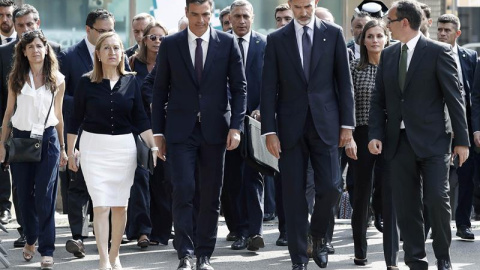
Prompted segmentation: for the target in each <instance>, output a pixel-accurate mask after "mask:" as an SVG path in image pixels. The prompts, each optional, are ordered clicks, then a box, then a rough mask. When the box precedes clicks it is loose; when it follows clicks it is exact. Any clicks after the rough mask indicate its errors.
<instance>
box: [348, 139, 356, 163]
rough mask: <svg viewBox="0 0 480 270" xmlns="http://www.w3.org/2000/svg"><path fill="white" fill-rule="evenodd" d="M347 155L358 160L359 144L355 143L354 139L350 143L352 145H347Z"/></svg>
mask: <svg viewBox="0 0 480 270" xmlns="http://www.w3.org/2000/svg"><path fill="white" fill-rule="evenodd" d="M345 154H347V157H349V158H351V159H353V160H357V159H358V158H357V143H356V142H355V140H354V139H352V140H351V141H350V143H347V144H346V145H345Z"/></svg>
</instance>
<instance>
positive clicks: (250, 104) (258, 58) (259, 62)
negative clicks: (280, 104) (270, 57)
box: [245, 31, 267, 114]
mask: <svg viewBox="0 0 480 270" xmlns="http://www.w3.org/2000/svg"><path fill="white" fill-rule="evenodd" d="M266 45H267V41H266V37H265V36H264V35H262V34H260V33H257V32H254V31H252V37H251V38H250V44H249V45H248V53H247V63H246V64H245V76H246V78H247V113H248V114H250V113H252V112H253V111H254V110H258V109H259V108H260V92H261V89H262V69H263V57H264V55H265V46H266Z"/></svg>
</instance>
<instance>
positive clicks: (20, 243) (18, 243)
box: [13, 234, 27, 248]
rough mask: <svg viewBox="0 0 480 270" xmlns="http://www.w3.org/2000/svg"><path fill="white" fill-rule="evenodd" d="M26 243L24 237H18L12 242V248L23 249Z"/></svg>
mask: <svg viewBox="0 0 480 270" xmlns="http://www.w3.org/2000/svg"><path fill="white" fill-rule="evenodd" d="M26 243H27V238H25V235H23V234H22V235H20V237H19V238H18V239H17V240H15V242H13V247H16V248H23V247H24V246H25V244H26Z"/></svg>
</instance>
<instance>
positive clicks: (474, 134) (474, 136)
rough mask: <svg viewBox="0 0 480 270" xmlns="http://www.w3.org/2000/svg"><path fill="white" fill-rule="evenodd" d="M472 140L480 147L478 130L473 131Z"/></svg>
mask: <svg viewBox="0 0 480 270" xmlns="http://www.w3.org/2000/svg"><path fill="white" fill-rule="evenodd" d="M473 141H474V142H475V145H476V146H477V147H480V132H475V133H473Z"/></svg>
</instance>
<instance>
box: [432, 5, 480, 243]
mask: <svg viewBox="0 0 480 270" xmlns="http://www.w3.org/2000/svg"><path fill="white" fill-rule="evenodd" d="M437 27H438V32H437V37H438V41H440V42H445V43H448V44H450V45H452V52H453V56H454V58H455V62H456V63H457V69H458V79H459V80H460V83H461V84H462V85H463V89H464V90H465V107H466V112H467V123H468V134H469V136H470V141H473V131H472V124H471V105H470V104H471V102H470V101H471V98H470V96H471V93H472V91H471V89H472V84H473V76H474V74H475V69H476V66H477V58H478V56H477V52H476V51H473V50H469V49H465V48H462V47H460V46H458V44H457V38H458V37H459V36H460V35H461V34H462V31H461V30H460V20H459V19H458V17H457V16H455V15H453V14H443V15H442V16H440V17H438V21H437ZM474 148H475V145H474V144H473V143H472V145H471V149H470V156H469V157H468V159H467V161H465V163H464V164H463V166H462V167H459V168H456V172H457V176H458V195H457V209H456V211H455V223H456V225H457V236H459V237H460V238H462V239H469V240H472V239H474V238H475V236H474V235H473V233H472V230H471V226H472V224H471V223H470V214H471V213H472V203H473V178H474V177H477V176H475V175H476V173H475V171H477V170H478V166H479V159H480V157H479V155H478V154H477V153H476V152H475V149H474Z"/></svg>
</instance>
